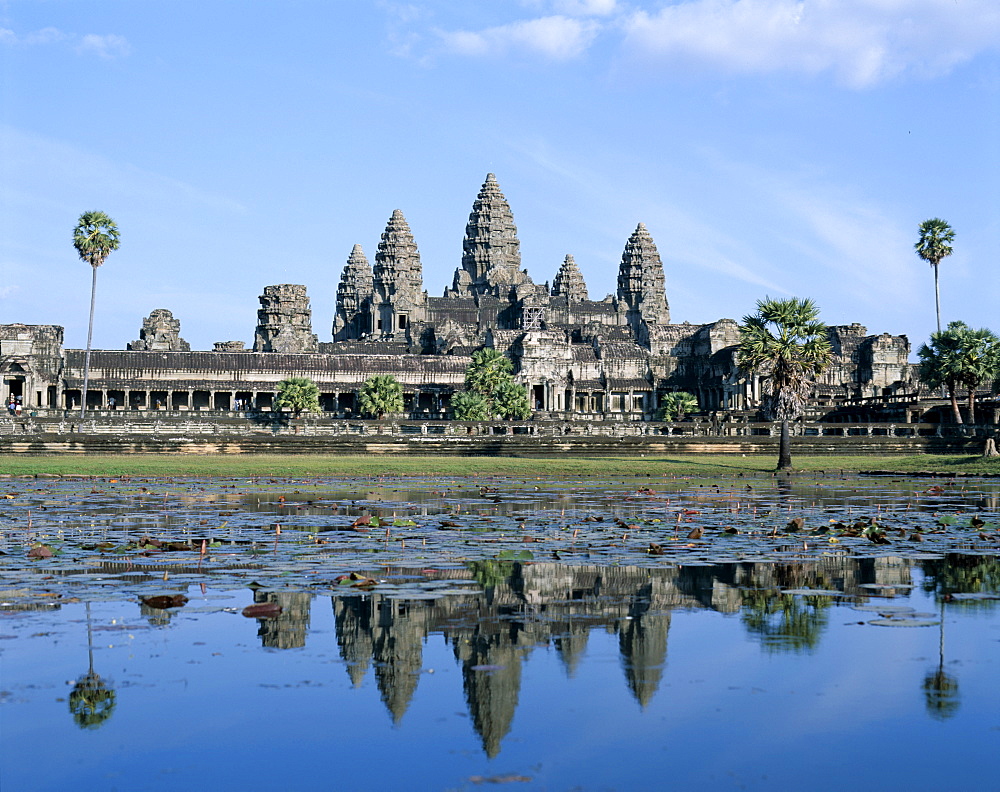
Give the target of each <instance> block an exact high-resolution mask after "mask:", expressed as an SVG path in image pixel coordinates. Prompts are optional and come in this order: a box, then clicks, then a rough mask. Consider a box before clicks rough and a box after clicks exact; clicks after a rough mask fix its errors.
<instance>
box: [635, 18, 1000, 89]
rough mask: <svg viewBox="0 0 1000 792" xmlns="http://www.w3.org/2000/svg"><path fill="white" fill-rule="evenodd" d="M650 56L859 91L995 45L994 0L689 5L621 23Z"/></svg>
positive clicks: (944, 67) (928, 72) (998, 43)
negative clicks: (827, 79) (816, 77)
mask: <svg viewBox="0 0 1000 792" xmlns="http://www.w3.org/2000/svg"><path fill="white" fill-rule="evenodd" d="M624 30H625V36H626V42H625V43H626V46H627V48H628V49H629V50H630V51H633V52H637V53H639V54H640V55H644V56H646V57H647V58H651V59H658V60H662V61H665V62H668V63H672V64H676V65H682V66H685V65H687V66H690V65H699V66H707V67H710V68H714V69H717V70H722V71H726V72H737V73H767V72H792V73H798V74H807V75H813V74H819V73H824V72H828V73H832V74H833V75H835V77H836V78H837V79H838V80H839V81H841V82H842V83H844V84H846V85H848V86H851V87H855V88H863V87H868V86H871V85H874V84H876V83H879V82H882V81H884V80H887V79H890V78H893V77H896V76H899V75H901V74H904V73H913V74H916V75H918V76H932V75H936V74H940V73H944V72H947V71H948V70H950V69H951V68H953V67H954V66H955V65H957V64H960V63H962V62H965V61H968V60H970V59H971V58H973V57H975V55H977V54H978V53H980V52H983V51H985V50H987V49H996V48H998V47H1000V4H998V3H996V2H995V0H963V2H962V3H961V4H960V5H959V4H956V3H955V2H954V0H688V1H687V2H679V3H673V4H671V5H668V6H665V7H664V8H661V9H659V10H658V11H656V12H653V13H650V12H648V11H644V10H638V11H634V12H632V13H631V14H630V15H629V16H628V17H627V19H625V21H624Z"/></svg>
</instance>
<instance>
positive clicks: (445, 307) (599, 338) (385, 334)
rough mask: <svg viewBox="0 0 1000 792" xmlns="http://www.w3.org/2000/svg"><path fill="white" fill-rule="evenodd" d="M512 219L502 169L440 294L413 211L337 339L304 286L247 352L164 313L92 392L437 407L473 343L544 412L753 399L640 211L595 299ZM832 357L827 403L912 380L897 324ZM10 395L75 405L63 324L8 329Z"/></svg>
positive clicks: (562, 414)
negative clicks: (187, 336)
mask: <svg viewBox="0 0 1000 792" xmlns="http://www.w3.org/2000/svg"><path fill="white" fill-rule="evenodd" d="M521 264H522V261H521V250H520V243H519V241H518V237H517V227H516V226H515V224H514V216H513V213H512V211H511V208H510V205H509V203H508V202H507V199H506V197H505V196H504V194H503V192H502V191H501V190H500V186H499V184H498V183H497V180H496V178H495V177H494V175H493V174H489V175H488V176H487V178H486V182H485V183H484V184H483V186H482V188H481V190H480V191H479V194H478V196H477V197H476V200H475V202H474V203H473V207H472V211H471V213H470V215H469V221H468V224H467V225H466V229H465V238H464V241H463V246H462V259H461V264H460V266H459V267H458V268H457V269H456V271H455V275H454V278H453V281H452V285H451V286H450V287H448V288H446V289H445V291H444V295H443V296H442V297H429V296H428V294H427V292H426V291H425V290H424V287H423V271H422V265H421V261H420V253H419V249H418V246H417V242H416V239H415V238H414V234H413V232H412V230H411V229H410V227H409V225H408V223H407V222H406V218H405V217H404V216H403V213H402V212H401V211H399V210H398V209H397V210H395V211H394V212H393V213H392V215H391V217H390V218H389V221H388V223H387V225H386V228H385V231H384V233H383V234H382V237H381V240H380V242H379V244H378V249H377V250H376V253H375V265H374V267H372V266H371V265H370V264H369V262H368V259H367V258H366V256H365V254H364V251H363V250H362V249H361V246H360V245H355V246H354V249H353V250H352V251H351V253H350V256H349V257H348V259H347V264H346V266H345V267H344V269H343V272H342V274H341V277H340V282H339V285H338V287H337V305H336V310H335V314H334V317H333V327H332V331H333V332H332V341H331V342H323V343H320V342H319V341H318V338H317V336H316V335H314V334H313V332H312V313H311V309H310V306H309V299H308V296H307V294H306V287H305V286H302V285H293V284H283V285H276V286H267V287H265V289H264V292H263V294H262V295H261V297H260V304H261V307H260V310H259V311H258V324H257V328H256V332H255V336H254V343H253V351H252V352H251V351H245V350H244V349H243V343H242V342H239V341H227V342H219V343H217V344H215V350H214V351H213V352H191V351H189V347H188V345H187V344H186V343H185V342H184V341H183V339H181V338H180V323H179V321H178V320H176V319H174V317H173V315H172V314H171V313H170V312H169V311H167V310H165V309H158V310H156V311H153V312H152V313H151V314H150V316H149V317H147V318H146V319H145V320H144V322H143V327H142V330H141V331H140V338H139V340H138V341H134V342H132V343H131V344H129V345H128V347H127V350H126V351H101V350H96V351H94V352H93V355H92V359H91V381H90V394H89V396H88V401H89V402H90V406H91V407H104V406H106V405H107V404H108V399H109V398H114V399H115V401H116V403H117V404H118V405H122V406H126V405H127V406H129V407H135V408H146V409H149V408H155V407H157V406H159V407H162V408H167V409H182V410H184V409H187V410H192V409H194V410H202V409H207V410H233V409H237V408H245V407H251V406H252V407H257V408H260V409H268V408H269V407H270V404H271V400H272V397H273V395H274V392H275V389H276V387H277V384H278V382H280V381H281V380H282V379H284V378H285V377H288V376H306V377H310V378H312V379H313V380H315V381H316V382H317V384H318V385H319V387H320V392H321V404H322V406H323V408H324V410H325V411H327V412H329V413H332V414H335V415H343V416H351V415H355V414H356V405H355V396H356V393H357V391H358V389H359V388H360V386H361V384H362V383H363V382H364V380H365V379H366V378H367V377H369V376H371V375H373V374H392V375H394V376H395V377H396V378H397V379H398V380H399V381H400V382H401V383H402V384H403V386H404V394H405V399H406V412H407V414H408V415H410V416H412V417H445V416H446V415H447V414H448V400H449V398H450V395H451V394H452V393H453V392H455V391H457V390H461V388H462V387H463V379H464V372H465V369H466V367H467V366H468V364H469V362H470V360H471V355H472V353H473V352H474V351H475V350H476V349H479V348H482V347H493V348H496V349H499V350H501V351H503V352H504V353H505V354H506V355H508V356H509V357H510V358H511V360H512V361H513V362H514V369H515V376H516V378H517V381H518V382H520V383H521V384H522V385H524V386H525V387H526V388H527V389H528V393H529V398H530V402H531V404H532V407H533V409H534V410H535V412H536V415H541V416H545V415H550V416H553V417H559V418H562V419H574V418H581V419H603V420H616V419H619V420H637V419H638V420H643V419H645V420H649V419H651V418H652V417H653V416H654V415H655V412H656V410H657V407H658V406H659V400H660V397H661V396H662V395H663V394H664V393H667V392H670V391H675V390H687V391H690V392H692V393H694V394H695V395H696V396H697V397H698V400H699V403H700V405H701V407H702V409H704V410H710V411H725V410H741V409H752V408H754V407H755V406H756V405H757V404H758V403H759V396H760V392H759V383H757V382H756V381H754V380H752V379H751V380H748V379H747V378H745V377H743V376H742V375H741V374H740V373H739V371H738V368H737V366H736V360H735V350H736V344H737V343H738V341H739V331H738V325H737V323H736V322H735V321H733V320H731V319H721V320H719V321H716V322H712V323H709V324H701V325H695V324H671V323H670V308H669V303H668V300H667V293H666V277H665V273H664V266H663V262H662V260H661V258H660V254H659V252H658V251H657V248H656V244H655V242H654V241H653V237H652V235H651V234H650V233H649V230H648V229H647V228H646V227H645V226H644V225H643V224H642V223H639V224H638V225H637V227H636V229H635V231H634V232H633V233H632V234H631V236H630V237H629V238H628V240H627V241H626V243H625V247H624V250H623V252H622V258H621V264H620V266H619V271H618V280H617V290H616V292H615V294H611V295H608V296H607V297H605V298H603V299H601V300H592V299H589V296H588V290H587V286H586V282H585V280H584V277H583V274H582V273H581V271H580V269H579V268H578V267H577V264H576V261H575V260H574V258H573V256H572V255H567V256H566V258H565V260H564V261H563V262H562V264H561V265H560V266H559V267H558V270H557V272H556V273H555V274H554V278H553V282H552V287H551V288H549V286H548V284H547V283H546V284H536V283H535V282H533V281H532V279H531V277H530V276H529V275H528V272H527V270H525V269H522V268H521ZM830 339H831V342H832V343H833V348H834V353H835V360H834V365H832V366H831V367H830V369H829V370H828V371H827V372H826V373H825V374H824V375H823V377H822V379H821V380H820V382H819V383H817V388H816V395H817V397H818V398H819V399H820V401H821V402H825V403H832V402H835V401H836V400H837V399H842V398H856V397H862V396H883V395H889V394H894V393H897V392H904V391H909V392H913V391H915V390H916V385H915V381H914V377H913V366H912V365H911V364H910V363H909V362H908V357H909V351H910V348H909V342H908V341H907V339H906V337H905V336H892V335H879V336H869V335H867V331H866V330H865V328H864V327H861V326H860V325H857V324H854V325H845V326H837V327H832V328H831V329H830ZM0 373H2V375H3V377H4V380H3V384H4V390H3V392H2V393H0V396H3V397H4V398H6V397H7V396H8V394H10V393H15V392H16V393H18V394H19V395H21V394H23V395H24V397H25V403H26V405H32V404H34V405H37V406H41V407H67V406H70V405H72V404H73V401H74V398H75V399H76V400H77V402H76V403H78V400H79V389H80V387H81V384H82V378H83V352H82V351H80V350H63V349H62V329H61V328H58V327H53V326H32V327H28V326H25V325H2V326H0Z"/></svg>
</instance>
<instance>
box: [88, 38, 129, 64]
mask: <svg viewBox="0 0 1000 792" xmlns="http://www.w3.org/2000/svg"><path fill="white" fill-rule="evenodd" d="M77 51H78V52H93V53H95V54H96V55H97V56H98V57H101V58H104V59H106V60H111V59H112V58H118V57H123V56H125V55H128V54H129V53H130V52H131V51H132V48H131V47H130V46H129V43H128V41H127V40H126V39H125V38H124V37H123V36H117V35H115V34H114V33H109V34H107V35H104V36H98V35H95V34H93V33H91V34H88V35H86V36H84V37H83V39H82V40H81V41H80V45H79V46H78V47H77Z"/></svg>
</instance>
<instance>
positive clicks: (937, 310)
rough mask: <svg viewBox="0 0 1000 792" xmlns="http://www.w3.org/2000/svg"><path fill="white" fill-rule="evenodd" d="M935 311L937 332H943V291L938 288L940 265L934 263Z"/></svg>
mask: <svg viewBox="0 0 1000 792" xmlns="http://www.w3.org/2000/svg"><path fill="white" fill-rule="evenodd" d="M934 311H935V313H936V314H937V331H938V332H939V333H940V332H941V290H940V289H939V288H938V263H937V262H936V261H935V262H934Z"/></svg>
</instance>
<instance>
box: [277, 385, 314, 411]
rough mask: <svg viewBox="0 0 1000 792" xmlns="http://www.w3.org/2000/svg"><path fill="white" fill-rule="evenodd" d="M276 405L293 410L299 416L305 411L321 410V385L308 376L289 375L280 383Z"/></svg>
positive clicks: (280, 408) (282, 408)
mask: <svg viewBox="0 0 1000 792" xmlns="http://www.w3.org/2000/svg"><path fill="white" fill-rule="evenodd" d="M274 406H275V408H276V409H279V410H284V409H287V410H291V411H292V414H293V415H294V416H295V417H296V418H298V417H299V416H300V415H302V413H304V412H319V410H320V407H319V386H318V385H317V384H316V383H315V382H313V381H312V380H311V379H309V378H308V377H288V378H287V379H283V380H282V381H281V382H279V383H278V397H277V398H276V399H275V400H274Z"/></svg>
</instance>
